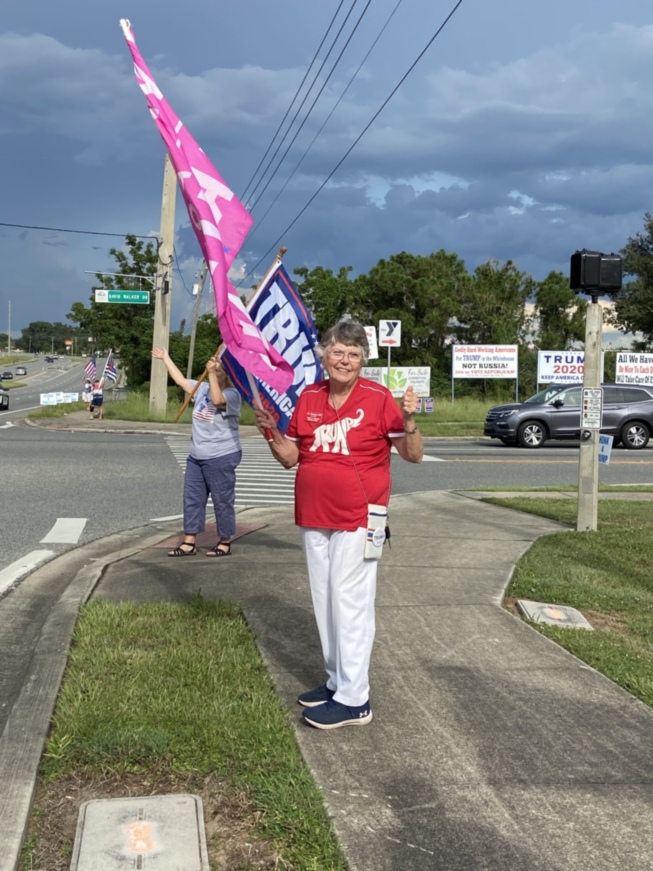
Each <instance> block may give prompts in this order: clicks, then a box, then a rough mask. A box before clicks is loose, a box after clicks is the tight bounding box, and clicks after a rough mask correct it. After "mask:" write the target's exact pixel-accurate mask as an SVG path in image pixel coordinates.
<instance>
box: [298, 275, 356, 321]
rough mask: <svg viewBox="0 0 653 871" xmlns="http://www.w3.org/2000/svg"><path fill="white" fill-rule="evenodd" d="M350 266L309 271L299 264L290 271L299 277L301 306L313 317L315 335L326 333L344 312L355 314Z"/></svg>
mask: <svg viewBox="0 0 653 871" xmlns="http://www.w3.org/2000/svg"><path fill="white" fill-rule="evenodd" d="M351 269H352V267H351V266H341V267H340V269H339V270H338V274H337V275H334V273H333V272H332V270H331V269H324V268H323V267H322V266H318V267H316V268H315V269H311V270H309V269H308V267H306V266H300V267H298V268H297V269H295V270H293V271H294V274H295V275H297V276H299V278H300V279H301V282H300V283H296V284H297V290H298V291H299V293H300V295H301V297H302V300H303V301H304V305H305V306H306V307H307V308H308V310H309V311H310V312H311V315H312V316H313V322H314V324H315V329H316V330H317V333H318V335H322V333H324V332H326V330H328V329H329V327H331V326H333V324H335V323H337V322H338V321H339V320H341V319H342V317H343V316H344V315H346V314H350V315H352V316H354V317H355V316H356V315H355V313H354V311H352V309H355V308H356V306H355V299H354V294H355V291H354V283H353V282H352V281H351V280H350V279H349V273H350V272H351Z"/></svg>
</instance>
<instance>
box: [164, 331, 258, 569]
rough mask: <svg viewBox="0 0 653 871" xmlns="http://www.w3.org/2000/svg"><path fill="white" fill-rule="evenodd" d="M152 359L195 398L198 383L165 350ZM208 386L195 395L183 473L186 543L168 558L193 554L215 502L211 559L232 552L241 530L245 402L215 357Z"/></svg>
mask: <svg viewBox="0 0 653 871" xmlns="http://www.w3.org/2000/svg"><path fill="white" fill-rule="evenodd" d="M152 356H153V357H155V358H156V359H157V360H162V361H163V363H164V365H165V367H166V369H167V370H168V374H169V375H170V377H171V378H172V380H173V381H174V382H175V384H178V385H179V387H181V389H182V390H184V391H185V392H186V393H189V394H192V393H193V389H194V387H195V385H196V384H197V381H195V380H193V379H190V378H186V377H185V376H184V375H183V374H182V372H181V371H180V370H179V368H178V367H177V366H176V365H175V364H174V363H173V361H172V360H171V359H170V355H169V354H168V352H167V351H166V350H165V349H164V348H153V349H152ZM206 371H207V376H208V379H207V380H208V384H206V383H201V384H200V385H199V387H197V389H196V390H195V392H194V394H193V403H194V408H193V417H192V429H191V449H190V456H189V457H188V459H187V461H186V473H185V475H184V540H183V541H182V543H181V544H180V545H179V547H176V548H174V549H173V550H171V551H168V556H172V557H179V556H194V555H195V554H196V553H197V546H196V544H195V539H196V537H197V534H198V533H200V532H204V528H205V522H206V504H207V502H208V499H209V494H210V495H211V499H212V500H213V507H214V510H215V521H216V526H217V531H218V542H217V544H216V545H215V547H213V548H212V549H211V550H210V551H209V552H208V553H207V554H206V555H207V556H210V557H224V556H229V555H230V554H231V539H232V536H233V535H234V534H235V532H236V511H235V502H236V468H237V467H238V465H239V464H240V461H241V459H242V451H241V448H240V438H239V435H238V422H239V419H240V406H241V402H242V400H241V398H240V394H239V393H238V391H237V390H236V389H235V388H233V387H229V386H228V385H229V378H228V376H227V373H226V372H225V370H224V368H223V366H222V363H221V361H220V358H219V356H218V355H217V354H216V355H215V356H214V357H211V359H210V360H209V361H208V362H207V364H206Z"/></svg>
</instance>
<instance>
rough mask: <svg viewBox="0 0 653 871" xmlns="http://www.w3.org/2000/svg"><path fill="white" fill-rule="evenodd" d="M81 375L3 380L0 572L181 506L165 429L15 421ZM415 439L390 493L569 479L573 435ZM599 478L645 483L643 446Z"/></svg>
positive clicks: (652, 458)
mask: <svg viewBox="0 0 653 871" xmlns="http://www.w3.org/2000/svg"><path fill="white" fill-rule="evenodd" d="M82 378H83V367H82V365H81V364H76V365H74V366H71V365H70V363H69V361H67V360H63V361H59V362H58V363H55V364H50V365H48V364H45V365H44V364H43V362H42V361H35V363H34V364H28V379H27V380H28V386H26V387H23V388H17V389H14V390H12V391H11V410H10V411H9V412H5V413H0V506H1V511H0V536H1V540H2V548H0V572H2V570H3V569H5V568H6V567H7V566H10V565H11V564H13V563H15V561H16V560H19V559H21V558H22V557H23V556H24V555H25V554H28V553H30V552H32V551H35V550H42V549H44V548H46V549H47V550H49V551H51V552H52V553H53V554H55V555H59V554H61V553H64V552H66V551H69V550H73V549H74V548H75V547H78V546H80V545H84V544H87V543H89V542H93V541H96V540H98V539H101V538H103V537H105V536H107V535H109V534H112V533H120V532H124V531H125V532H126V531H127V530H129V529H133V528H135V527H141V526H143V525H145V524H148V523H149V522H151V521H153V520H156V519H157V518H161V517H174V516H178V515H179V514H180V512H181V490H182V480H183V470H182V466H181V464H180V462H179V458H175V455H174V454H173V449H172V446H171V444H170V443H169V441H167V440H166V437H165V436H163V435H159V434H139V435H128V434H121V433H103V432H66V431H56V430H44V429H38V428H35V427H30V426H27V425H26V424H25V423H24V422H21V419H22V418H24V417H25V414H26V412H28V411H29V410H30V409H32V408H36V407H38V405H39V394H40V393H41V392H50V391H53V390H63V391H70V390H77V389H79V388H80V387H81V384H82ZM425 445H426V447H425V451H426V457H425V461H424V462H423V463H422V464H421V465H419V466H413V465H410V464H408V463H405V462H403V461H402V460H401V459H399V458H398V457H396V456H395V457H393V461H392V466H393V493H398V494H399V493H411V492H419V491H428V490H458V489H460V490H463V489H486V488H496V487H503V488H505V489H513V488H517V487H528V486H543V485H546V486H565V485H574V484H577V482H578V447H577V445H576V444H575V443H566V442H551V443H550V444H549V445H547V446H545V447H543V448H541V449H539V450H526V449H523V448H515V447H506V446H505V445H503V444H501V443H499V442H496V441H489V440H484V439H479V440H475V439H426V440H425ZM182 453H183V454H185V453H186V446H185V445H183V450H182ZM263 453H264V454H266V455H267V452H263ZM271 464H272V466H276V464H274V462H273V461H271ZM258 469H259V466H255V467H253V471H250V473H251V474H252V475H253V485H254V488H256V486H257V483H259V484H260V489H261V490H262V491H264V489H265V487H266V486H267V487H270V488H273V487H274V486H275V484H274V483H266V482H267V481H268V475H267V473H262V472H261V473H259V472H258ZM257 476H259V477H258V478H257ZM242 477H243V479H244V478H245V474H244V472H243V475H242ZM599 478H600V480H601V481H603V482H605V483H608V484H642V483H653V447H649V448H647V449H646V450H644V451H626V450H624V449H623V448H617V449H615V450H613V452H612V457H611V461H610V464H609V465H607V466H600V467H599ZM250 486H251V485H250ZM271 501H272V500H271ZM63 519H66V521H65V522H66V523H69V522H70V521H71V519H72V520H75V521H76V532H75V530H74V529H73V532H72V533H70V534H68V535H67V536H66V535H64V536H63V537H64V538H66V540H65V541H54V542H53V541H46V543H44V542H43V540H44V539H46V540H47V539H48V538H51V537H52V534H53V533H52V531H53V529H54V528H55V527H56V525H57V523H58V522H59V523H62V522H64V520H63ZM73 526H75V524H73ZM56 537H57V536H56V535H55V538H56ZM0 586H1V585H0ZM0 593H1V590H0Z"/></svg>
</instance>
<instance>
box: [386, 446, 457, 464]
mask: <svg viewBox="0 0 653 871" xmlns="http://www.w3.org/2000/svg"><path fill="white" fill-rule="evenodd" d="M392 453H393V454H397V456H398V455H399V451H398V450H397V448H393V449H392ZM422 462H423V463H446V462H447V461H446V460H442V459H440V457H430V456H429V455H428V454H424V456H423V457H422Z"/></svg>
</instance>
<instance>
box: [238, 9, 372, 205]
mask: <svg viewBox="0 0 653 871" xmlns="http://www.w3.org/2000/svg"><path fill="white" fill-rule="evenodd" d="M370 2H371V0H368V4H367V5H368V6H369V4H370ZM357 3H358V0H354V2H353V3H352V4H351V7H350V9H349V12H348V13H347V15H346V16H345V20H344V21H343V22H342V24H341V25H340V30H338V32H337V34H336V35H335V37H334V39H333V41H332V43H331V46H330V47H329V50H328V52H327V53H326V57H325V58H324V60H323V61H322V63H321V64H320V68H319V70H318V71H317V72H316V73H315V76H314V77H313V81H312V82H311V84H310V87H309V89H308V90H307V91H306V94H305V95H304V99H303V100H302V102H301V103H300V105H299V108H298V109H297V111H296V112H295V114H294V116H293V119H292V121H291V122H290V124H289V125H288V129H287V130H286V132H285V133H284V134H283V136H282V138H281V141H280V142H279V144H278V145H277V147H276V149H275V151H274V154H273V155H272V157H271V158H270V160H269V161H268V164H267V166H266V167H265V169H264V170H263V172H262V173H261V176H260V178H259V180H258V181H257V183H256V185H255V187H254V190H253V191H252V192H251V194H250V195H249V197H248V202H249V200H251V199H252V197H253V196H254V194H255V193H256V191H257V189H258V187H259V185H260V184H261V182H262V181H263V179H264V178H265V174H266V173H267V171H268V170H269V169H270V166H271V165H272V161H273V160H274V159H275V157H276V156H277V154H278V153H279V149H280V148H281V146H282V145H283V143H284V142H285V141H286V137H287V136H288V134H289V133H290V131H291V130H292V126H293V124H294V123H295V121H296V120H297V116H298V115H299V113H300V112H301V110H302V109H303V108H304V103H305V102H306V100H308V97H309V95H310V93H311V91H312V90H313V87H314V85H315V83H316V81H317V80H318V78H319V77H320V74H321V72H322V70H323V69H324V65H325V64H326V62H327V61H328V60H329V57H330V56H331V52H332V51H333V49H334V48H335V46H336V43H337V42H338V40H339V39H340V35H341V33H342V31H343V30H344V27H345V25H346V24H347V22H348V21H349V16H350V15H351V14H352V12H353V11H354V6H356V4H357ZM366 11H367V7H366ZM363 14H364V13H363ZM356 26H358V25H356ZM350 39H351V37H350ZM338 60H339V59H338ZM336 64H337V62H336ZM334 69H335V66H334V68H333V69H332V70H331V73H329V76H328V78H327V82H328V81H329V78H330V77H331V75H332V74H333V71H334ZM325 84H326V83H325ZM313 105H315V103H314V104H313ZM312 108H313V107H311V109H312ZM311 109H309V111H308V113H307V115H306V117H305V118H304V122H302V126H303V124H304V123H305V122H306V120H307V119H308V116H309V115H310V113H311ZM300 129H301V127H300ZM277 169H278V167H277ZM275 172H276V170H275V171H274V172H273V174H272V175H273V176H274V174H275ZM268 184H269V182H268ZM259 199H260V197H259ZM245 205H247V203H245Z"/></svg>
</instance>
